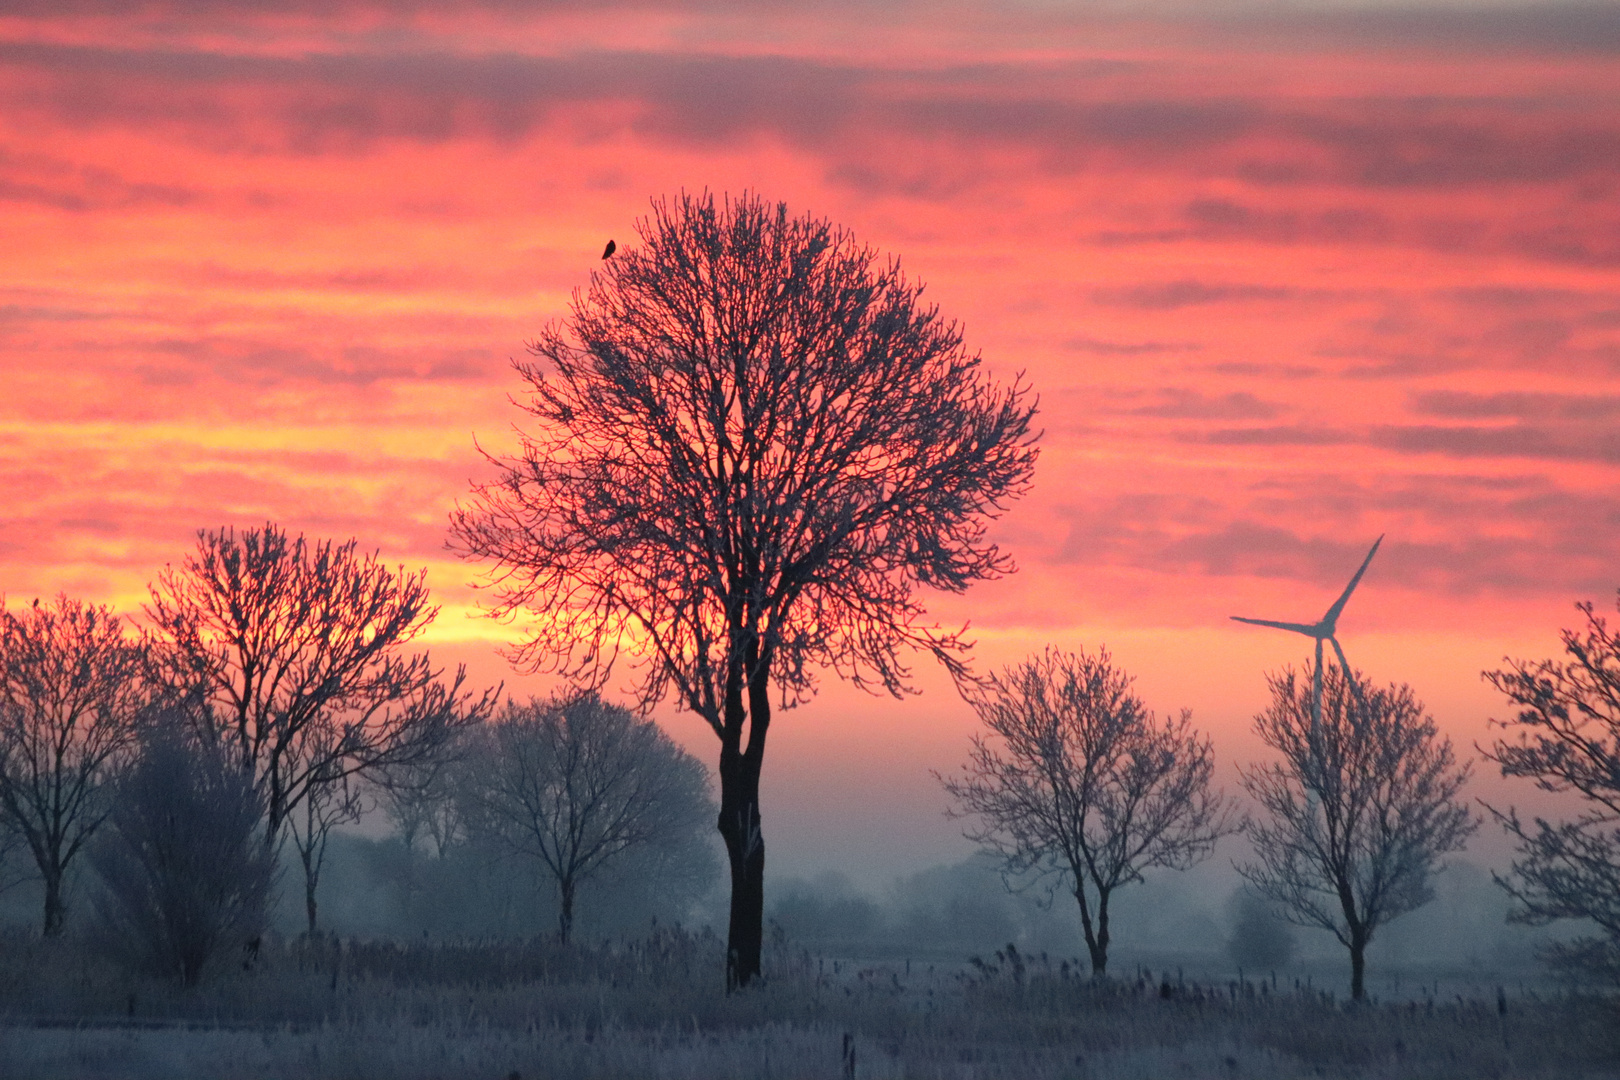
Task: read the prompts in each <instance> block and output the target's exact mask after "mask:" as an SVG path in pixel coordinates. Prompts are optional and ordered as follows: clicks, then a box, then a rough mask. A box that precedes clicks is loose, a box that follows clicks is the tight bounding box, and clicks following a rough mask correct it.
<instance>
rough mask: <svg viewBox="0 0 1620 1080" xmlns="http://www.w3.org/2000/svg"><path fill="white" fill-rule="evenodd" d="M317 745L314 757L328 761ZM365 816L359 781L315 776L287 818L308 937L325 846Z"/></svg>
mask: <svg viewBox="0 0 1620 1080" xmlns="http://www.w3.org/2000/svg"><path fill="white" fill-rule="evenodd" d="M320 743H321V740H315V741H314V743H313V745H312V746H311V750H312V751H313V753H314V755H316V756H320V757H324V758H326V759H327V760H331V759H332V758H331V754H330V748H329V747H325V746H322V745H320ZM333 772H337V769H335V768H334V769H333ZM365 812H366V800H365V796H364V793H363V791H362V789H361V786H360V783H359V781H358V780H357V779H356V778H355V777H354V776H353V775H352V774H349V773H343V774H341V775H338V776H337V777H336V778H335V779H327V778H325V777H321V776H317V777H316V778H315V781H314V782H313V783H311V784H310V785H309V788H308V791H307V792H306V793H305V795H304V799H303V802H302V803H301V804H300V805H299V806H298V807H297V808H295V809H294V810H293V812H292V813H291V814H289V815H287V831H288V833H289V834H291V836H292V842H293V848H294V849H295V850H296V851H297V852H298V862H299V864H300V865H301V866H302V867H303V870H304V917H305V920H306V929H307V931H308V933H309V934H310V936H311V937H313V936H314V935H315V930H316V915H317V913H318V911H319V905H317V903H316V900H315V890H316V888H317V887H319V885H320V883H321V870H322V869H323V868H324V867H325V866H326V842H327V840H328V839H330V837H331V835H332V829H333V828H334V827H335V826H338V825H346V824H349V823H351V822H355V821H359V820H360V818H361V816H362V815H363V814H364V813H365Z"/></svg>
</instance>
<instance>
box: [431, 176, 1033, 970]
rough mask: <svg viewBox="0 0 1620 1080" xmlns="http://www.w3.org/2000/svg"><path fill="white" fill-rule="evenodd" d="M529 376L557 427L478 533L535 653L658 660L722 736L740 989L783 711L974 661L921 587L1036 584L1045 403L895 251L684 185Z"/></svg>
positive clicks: (544, 339)
mask: <svg viewBox="0 0 1620 1080" xmlns="http://www.w3.org/2000/svg"><path fill="white" fill-rule="evenodd" d="M637 229H638V231H639V232H640V234H641V239H642V244H641V245H640V246H639V247H627V248H626V249H624V250H621V251H619V253H618V254H617V255H616V256H615V257H614V258H612V259H610V260H609V261H607V262H605V263H603V264H602V269H601V270H600V271H599V272H597V273H595V274H593V275H592V277H591V283H590V287H589V289H588V291H586V292H585V293H583V294H581V295H579V296H577V297H576V298H575V302H574V307H573V311H572V313H571V314H570V316H569V318H568V320H567V322H566V325H564V326H555V327H548V328H547V329H546V330H545V332H544V333H543V334H542V335H541V336H540V339H539V340H538V341H537V342H535V343H534V345H533V346H532V349H533V352H534V353H535V354H536V356H537V357H538V358H539V361H540V362H538V363H532V364H531V363H524V364H519V365H518V373H519V375H520V376H521V377H522V379H523V380H524V382H526V383H527V384H528V387H529V390H530V397H529V398H528V400H527V401H525V402H524V403H523V407H524V408H525V409H526V410H527V411H528V412H529V414H530V415H531V416H532V417H533V419H534V421H535V430H534V431H533V432H526V433H523V435H522V454H521V456H519V457H516V458H511V459H499V458H497V459H492V460H493V462H494V463H495V464H496V465H497V466H498V467H499V468H500V470H501V473H500V476H499V478H498V479H497V480H495V481H494V482H491V483H489V484H485V485H481V486H479V487H478V488H477V489H476V491H475V497H474V504H473V506H472V507H471V508H466V509H461V510H458V511H457V512H456V514H455V516H454V518H453V519H452V532H453V535H454V538H455V543H456V544H457V545H458V547H459V548H460V550H461V551H462V552H463V554H465V555H467V556H469V557H472V558H480V559H488V560H490V561H491V562H492V563H493V564H494V566H493V568H492V571H491V579H492V582H493V584H494V585H495V586H496V587H497V589H498V603H497V604H496V605H495V611H494V614H496V615H508V614H512V613H514V612H517V611H520V610H523V609H530V610H532V611H534V612H535V613H536V615H537V618H536V619H535V621H534V623H533V626H532V631H533V632H532V634H531V636H530V637H529V638H528V640H527V641H525V642H524V643H523V644H522V645H521V646H520V647H519V648H518V650H517V652H516V659H518V660H519V661H521V662H525V663H527V664H529V665H531V666H535V667H546V666H549V667H552V668H554V669H557V670H560V671H562V672H563V673H564V674H565V675H568V676H569V677H577V678H581V679H585V680H587V681H590V682H591V683H592V685H597V686H600V685H603V682H602V680H604V679H605V678H606V677H607V672H608V668H609V666H610V665H611V663H612V660H613V658H614V657H615V656H616V655H618V654H619V652H620V651H621V650H625V651H629V652H631V653H633V654H638V655H639V656H640V657H641V658H642V659H644V661H645V667H644V668H643V678H642V680H641V683H640V685H639V687H638V696H639V699H640V700H639V704H640V705H641V706H642V707H644V708H646V707H650V706H651V705H652V704H653V703H655V702H657V701H659V700H661V699H663V698H664V697H666V696H668V695H670V694H673V695H674V696H675V698H676V699H677V701H678V702H679V704H680V706H681V707H682V708H686V709H690V710H692V711H693V712H694V713H696V714H697V715H699V716H701V717H702V718H703V719H704V720H705V721H706V722H707V723H708V724H709V726H710V727H711V728H713V729H714V733H715V735H716V736H717V737H718V738H719V740H720V762H719V776H720V820H719V826H720V834H721V836H722V838H723V839H724V840H725V843H726V851H727V853H728V855H729V856H730V864H731V919H730V926H729V930H728V935H727V951H726V956H727V961H726V976H727V985H728V986H732V987H736V986H742V985H746V984H747V983H748V982H749V981H750V980H751V979H752V978H753V977H754V976H755V975H757V974H758V973H759V970H760V949H761V946H762V943H763V940H764V939H763V932H764V911H765V884H764V883H765V842H764V837H763V834H762V832H761V827H760V822H761V819H760V804H759V781H760V774H761V769H762V767H763V763H764V755H765V744H766V735H767V732H768V730H769V726H770V723H771V708H772V700H773V696H776V700H779V701H781V702H783V704H784V705H791V704H794V703H796V702H801V701H804V700H806V699H807V698H808V697H809V696H810V694H811V693H812V691H813V688H814V685H815V680H816V677H817V675H818V673H819V672H820V671H822V670H825V669H829V668H830V669H832V670H834V671H836V672H837V673H838V674H840V675H842V676H844V677H847V678H850V679H852V680H853V681H854V682H855V683H856V684H857V685H861V686H865V687H869V688H873V689H878V690H881V691H884V692H889V693H895V694H899V693H902V692H904V690H905V688H906V686H907V685H908V681H909V673H908V671H907V670H906V666H905V662H904V654H905V653H906V652H908V651H909V650H911V649H914V648H916V649H922V650H924V651H926V652H929V653H931V654H932V655H934V656H935V657H937V658H938V659H940V660H942V661H943V662H945V663H946V664H947V665H948V666H950V667H951V668H952V669H953V670H955V671H958V672H959V671H960V670H961V665H962V652H963V650H964V649H965V648H966V645H967V642H966V640H965V638H964V636H963V634H962V632H961V631H950V630H942V629H941V628H939V627H936V626H932V625H930V624H929V623H928V622H927V621H926V619H925V613H924V610H923V607H922V604H921V602H920V600H919V599H918V598H917V596H916V592H917V589H918V587H919V586H928V587H932V588H937V589H943V590H947V591H951V592H960V591H962V590H964V589H965V588H967V586H968V585H969V584H971V583H972V582H973V581H976V580H981V579H985V578H991V577H995V576H997V575H999V574H1001V573H1004V572H1006V571H1008V570H1010V569H1011V562H1010V560H1009V559H1008V558H1007V557H1006V555H1005V554H1003V553H1002V552H1001V551H999V550H998V549H997V548H996V546H995V545H994V544H991V543H989V542H988V540H987V539H986V533H985V528H986V521H987V520H988V519H989V518H991V517H993V516H995V515H996V514H997V513H998V512H999V511H1000V510H1001V508H1002V507H1003V506H1004V505H1005V501H1006V500H1007V499H1009V498H1011V497H1013V496H1015V495H1018V494H1020V493H1021V492H1022V491H1023V490H1024V488H1025V487H1026V486H1027V484H1028V482H1029V477H1030V474H1031V471H1032V469H1033V467H1034V461H1035V448H1034V446H1033V445H1032V443H1033V437H1032V434H1031V430H1030V421H1031V418H1032V416H1033V414H1034V403H1033V402H1032V401H1030V400H1028V398H1029V395H1028V391H1027V388H1026V387H1024V386H1023V385H1022V384H1021V383H1015V384H1014V385H1012V386H1009V387H1002V386H998V385H996V384H995V383H994V382H992V381H991V380H990V379H989V378H987V377H986V375H985V373H984V371H983V369H982V367H981V364H980V360H979V357H978V356H977V355H975V354H973V353H971V352H969V351H968V350H967V349H966V348H964V346H963V343H962V334H961V331H960V329H959V328H958V327H957V326H956V325H955V324H953V323H951V322H949V321H947V320H946V319H944V318H942V317H941V316H940V314H939V312H938V311H937V310H936V309H935V308H932V307H930V306H927V305H925V304H924V303H923V302H922V300H921V293H922V287H921V286H920V285H918V284H916V283H914V282H912V281H909V280H907V279H906V277H905V276H904V275H903V274H902V273H901V271H900V267H899V264H898V262H897V261H895V260H892V259H880V258H879V257H878V256H877V254H876V252H874V251H872V250H871V249H870V248H867V247H864V246H862V245H860V244H858V243H856V241H855V240H854V239H853V238H852V237H851V236H850V235H849V234H848V233H847V232H844V231H842V230H839V229H836V228H834V227H833V226H832V225H831V224H829V223H828V222H825V221H820V220H817V219H815V218H810V217H797V218H795V217H790V216H789V215H788V212H787V208H786V207H785V206H782V205H780V204H777V205H772V204H770V203H767V202H765V201H764V200H763V199H760V198H758V197H756V196H751V195H744V196H743V197H742V198H738V199H728V200H723V201H722V200H716V199H715V198H713V197H711V196H708V195H703V196H690V195H682V196H680V197H679V198H676V199H673V200H670V201H669V202H658V203H655V204H654V207H653V213H652V216H651V218H650V219H649V220H646V221H643V222H640V223H638V225H637Z"/></svg>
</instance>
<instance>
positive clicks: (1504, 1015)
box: [0, 929, 1620, 1080]
mask: <svg viewBox="0 0 1620 1080" xmlns="http://www.w3.org/2000/svg"><path fill="white" fill-rule="evenodd" d="M720 948H721V946H720V943H719V941H718V940H717V939H716V938H714V937H712V936H710V935H708V934H706V933H705V934H693V933H688V932H684V931H680V930H668V929H666V930H661V931H657V932H655V933H653V934H652V935H650V936H648V937H646V938H644V939H642V940H639V941H635V942H630V943H626V944H621V945H616V946H608V945H603V946H599V947H595V948H583V947H582V948H574V949H562V948H559V947H558V946H556V945H555V944H552V943H550V942H540V941H536V942H529V943H514V944H495V943H462V944H432V943H429V944H421V945H414V946H409V947H402V946H398V945H395V944H365V943H356V942H342V943H336V942H333V941H331V940H317V941H315V942H313V943H311V942H303V941H295V942H291V943H288V944H279V943H270V944H267V945H266V947H265V948H264V949H263V950H262V952H261V955H260V957H259V958H258V960H257V961H256V962H255V964H254V965H253V966H252V969H251V970H247V971H233V972H231V973H230V974H228V975H224V976H221V977H220V978H218V979H216V980H215V981H213V982H212V983H211V984H209V985H206V986H205V987H204V988H203V989H201V990H199V991H195V992H192V993H183V992H180V991H178V990H173V989H170V988H169V987H168V986H166V985H163V984H158V983H152V982H145V981H133V980H131V979H130V978H129V977H127V976H125V975H122V974H120V973H118V972H117V971H116V970H115V969H112V968H110V967H106V966H103V965H102V964H100V963H99V962H97V961H95V960H93V959H91V958H89V957H88V956H86V955H85V954H83V953H81V952H79V951H78V950H77V949H76V948H75V947H74V946H73V945H72V944H71V943H55V942H50V943H46V942H41V941H39V940H38V939H33V938H20V937H19V938H12V939H9V940H7V941H6V942H5V943H4V950H3V952H0V1010H3V1011H0V1025H3V1026H0V1075H3V1076H5V1077H7V1078H12V1080H36V1078H37V1080H58V1078H60V1080H68V1078H77V1077H83V1078H114V1077H118V1078H125V1077H127V1078H131V1080H147V1078H151V1080H159V1078H173V1080H187V1078H204V1077H207V1078H233V1077H244V1078H245V1077H286V1078H303V1077H309V1078H331V1080H395V1078H398V1080H479V1078H489V1080H510V1078H511V1077H513V1076H514V1075H515V1076H517V1077H521V1078H523V1080H551V1078H557V1080H561V1078H565V1077H567V1078H574V1077H597V1078H604V1080H606V1078H615V1080H617V1078H637V1077H648V1078H660V1080H662V1078H670V1080H675V1078H714V1080H722V1078H738V1080H743V1078H749V1080H752V1078H765V1077H770V1078H780V1080H798V1078H804V1080H810V1078H822V1077H826V1078H839V1077H848V1076H851V1075H853V1076H856V1077H862V1078H866V1077H870V1078H874V1080H875V1078H879V1077H909V1078H935V1077H938V1078H941V1080H946V1078H949V1080H980V1078H990V1077H1029V1078H1033V1080H1044V1078H1053V1080H1055V1078H1060V1077H1061V1078H1075V1080H1080V1078H1094V1080H1114V1078H1121V1080H1123V1078H1137V1077H1140V1078H1144V1080H1147V1078H1158V1077H1222V1078H1227V1077H1256V1078H1291V1077H1320V1076H1327V1077H1343V1078H1358V1080H1359V1078H1367V1080H1374V1078H1378V1080H1383V1078H1397V1077H1435V1078H1440V1077H1465V1076H1466V1077H1481V1078H1484V1077H1549V1078H1551V1077H1607V1076H1617V1075H1620V1033H1617V1025H1616V1023H1615V1019H1616V1017H1615V1005H1614V1003H1613V1002H1612V1001H1608V1000H1604V999H1601V998H1597V997H1590V996H1571V995H1565V994H1551V993H1534V992H1526V993H1524V994H1522V995H1515V996H1513V997H1511V998H1508V999H1507V1000H1506V1011H1505V1012H1502V1011H1501V1010H1500V1008H1499V1004H1498V1002H1497V1001H1495V1000H1488V999H1484V998H1479V997H1476V998H1473V999H1469V998H1465V997H1463V996H1461V995H1453V996H1452V997H1451V999H1450V1000H1436V999H1434V998H1433V997H1429V998H1426V999H1421V998H1420V999H1414V1000H1406V1001H1401V1002H1396V1003H1383V1004H1379V1003H1374V1004H1369V1005H1364V1006H1359V1007H1356V1006H1351V1005H1349V1004H1347V1003H1345V1002H1343V1001H1339V1000H1335V999H1334V998H1333V997H1332V996H1331V995H1329V994H1326V993H1324V992H1321V991H1317V990H1307V989H1304V988H1301V989H1300V990H1297V991H1296V990H1295V989H1294V988H1293V987H1292V986H1291V985H1287V984H1286V983H1284V984H1283V985H1281V986H1279V988H1278V989H1277V990H1276V991H1273V990H1272V989H1271V985H1270V983H1269V982H1258V983H1257V982H1254V981H1248V982H1246V983H1244V984H1242V985H1239V984H1238V983H1237V982H1236V981H1235V980H1234V981H1229V982H1227V983H1225V984H1224V985H1201V984H1198V983H1196V982H1193V981H1190V980H1189V981H1184V982H1181V983H1180V984H1179V985H1176V984H1175V980H1174V975H1173V974H1172V985H1170V986H1169V991H1170V996H1169V997H1168V998H1166V997H1163V996H1161V995H1162V993H1163V987H1162V986H1156V985H1153V984H1151V983H1149V982H1148V981H1146V980H1145V979H1141V978H1136V979H1130V978H1127V979H1121V980H1116V981H1111V982H1108V983H1106V984H1097V983H1093V982H1091V981H1090V980H1089V979H1087V978H1083V977H1080V976H1079V975H1077V974H1076V971H1077V970H1078V969H1077V968H1076V967H1074V966H1072V965H1071V966H1069V967H1067V968H1066V967H1065V966H1064V965H1063V963H1062V962H1059V961H1056V960H1053V959H1050V958H1043V957H1040V956H1036V957H1028V958H1026V957H1023V956H1014V955H1009V954H1008V953H1006V952H1003V953H1002V954H1001V955H999V956H996V957H993V958H989V959H987V960H985V961H983V962H981V963H980V964H977V965H971V964H970V965H965V966H958V965H951V964H937V963H936V964H925V963H921V962H912V963H910V964H909V965H908V964H907V962H904V961H890V962H882V963H873V964H864V965H862V964H854V963H851V962H847V961H827V960H821V959H817V958H814V957H812V956H810V955H809V954H808V953H806V952H802V951H800V952H797V953H794V952H792V951H790V950H788V949H786V948H781V947H779V948H778V949H776V950H775V951H774V953H773V954H772V956H771V957H770V962H769V968H768V978H767V980H766V982H765V984H764V985H763V986H760V987H758V988H755V989H751V990H749V991H747V992H745V993H740V994H734V995H731V996H727V995H726V994H725V993H724V991H723V988H722V987H721V985H720V979H719V976H718V973H719V971H720ZM846 1036H847V1037H848V1038H847V1042H846ZM846 1045H847V1046H849V1047H851V1048H852V1049H853V1064H851V1061H850V1058H849V1057H847V1056H846Z"/></svg>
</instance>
